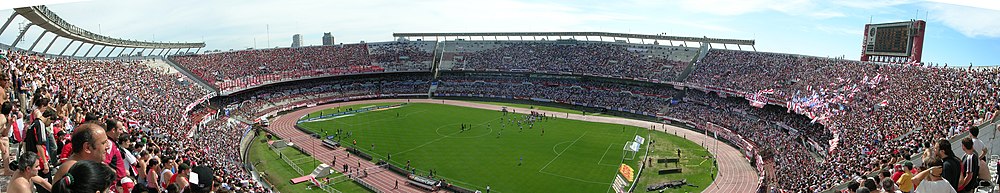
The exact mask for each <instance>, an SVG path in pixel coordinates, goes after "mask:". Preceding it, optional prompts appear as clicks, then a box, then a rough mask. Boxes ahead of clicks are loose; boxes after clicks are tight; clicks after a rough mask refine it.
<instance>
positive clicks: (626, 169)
mask: <svg viewBox="0 0 1000 193" xmlns="http://www.w3.org/2000/svg"><path fill="white" fill-rule="evenodd" d="M634 171H635V170H632V167H631V166H628V165H625V164H622V166H621V167H618V172H619V173H621V174H622V176H624V177H625V180H628V181H629V182H631V181H635V179H634V178H633V176H632V172H634Z"/></svg>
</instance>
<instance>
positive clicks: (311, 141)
mask: <svg viewBox="0 0 1000 193" xmlns="http://www.w3.org/2000/svg"><path fill="white" fill-rule="evenodd" d="M407 101H410V102H422V103H438V104H449V105H455V106H464V107H472V108H480V109H495V110H498V109H500V108H502V107H501V106H497V105H489V104H480V103H472V102H465V101H454V100H431V99H411V100H407V99H379V100H365V101H351V102H343V103H335V104H326V105H320V106H315V107H311V108H307V109H303V110H298V111H295V112H291V113H288V114H285V115H282V116H280V117H278V118H277V119H276V120H274V121H271V126H270V127H268V130H271V132H274V133H275V134H277V135H278V137H280V138H282V139H290V141H291V142H293V143H295V144H298V146H299V147H300V148H301V149H302V150H303V151H305V152H306V153H307V154H309V155H312V156H313V157H315V158H316V159H318V160H320V161H323V163H330V162H331V161H333V157H334V156H337V157H338V158H337V164H343V163H353V164H348V165H350V166H351V170H352V171H355V168H356V166H357V163H358V162H360V163H361V166H362V167H363V168H375V164H374V163H371V162H368V161H365V160H363V159H360V158H358V157H357V156H350V157H349V158H348V153H347V151H345V150H344V149H343V148H338V149H336V150H333V151H331V150H330V149H329V148H326V147H324V146H323V144H322V141H321V140H319V139H316V138H312V137H310V136H308V135H306V134H305V133H304V132H302V131H299V130H298V129H295V122H296V121H298V119H299V118H301V117H302V116H304V115H306V114H308V113H311V112H316V111H319V110H324V109H329V108H333V107H336V106H343V105H354V104H366V103H379V102H407ZM507 108H508V109H515V110H520V112H522V113H525V114H527V113H528V112H530V111H536V112H545V113H547V114H555V115H562V116H560V117H562V118H568V119H575V120H583V121H591V122H603V123H614V124H623V125H632V126H637V127H644V128H649V127H651V126H653V127H654V128H656V130H657V131H663V132H667V133H671V134H673V133H676V134H677V135H678V136H683V137H685V138H686V139H688V140H691V141H694V142H702V141H704V142H706V143H707V144H715V143H721V142H720V141H717V140H715V139H713V138H711V137H708V136H705V135H704V134H701V133H698V132H694V131H691V130H687V129H683V128H679V127H674V126H670V125H663V124H660V123H654V122H648V121H639V120H632V119H625V118H614V117H598V116H583V115H578V114H567V113H562V112H551V111H544V110H537V109H524V108H512V107H507ZM710 146H711V147H712V148H709V147H705V149H708V151H709V152H711V153H712V155H714V156H715V157H716V159H717V161H718V164H719V174H718V175H717V176H716V178H715V181H713V182H712V184H711V185H709V186H708V188H707V189H705V191H704V192H725V193H729V192H754V191H756V190H757V187H758V185H759V184H758V178H759V176H758V175H757V172H756V171H755V170H754V169H753V168H752V167H751V166H750V162H749V161H748V160H746V159H745V158H743V154H742V153H740V151H739V150H737V149H736V148H733V147H731V146H729V145H724V144H723V145H718V146H714V145H710ZM716 147H717V148H716ZM332 167H333V169H335V170H337V171H339V172H344V171H342V169H343V168H342V167H340V166H332ZM368 174H369V176H368V177H363V178H360V179H359V180H362V181H364V182H365V183H368V184H371V185H372V186H374V187H375V189H378V191H381V192H427V191H424V190H422V189H417V188H415V187H412V186H408V185H405V182H406V177H405V176H401V175H398V174H396V173H394V172H392V171H388V170H385V169H381V168H378V169H374V170H369V172H368ZM397 180H398V181H399V182H400V183H401V184H402V185H400V186H399V189H393V187H394V185H395V183H396V181H397ZM642 188H645V187H637V189H639V190H638V191H640V192H641V191H642V190H641V189H642Z"/></svg>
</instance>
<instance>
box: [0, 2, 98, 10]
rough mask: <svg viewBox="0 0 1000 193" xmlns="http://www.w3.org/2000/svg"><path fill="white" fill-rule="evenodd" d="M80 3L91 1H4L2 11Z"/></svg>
mask: <svg viewBox="0 0 1000 193" xmlns="http://www.w3.org/2000/svg"><path fill="white" fill-rule="evenodd" d="M78 1H89V0H4V3H3V4H0V9H13V8H19V7H28V6H35V5H52V4H60V3H70V2H78Z"/></svg>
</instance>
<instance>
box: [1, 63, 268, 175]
mask: <svg viewBox="0 0 1000 193" xmlns="http://www.w3.org/2000/svg"><path fill="white" fill-rule="evenodd" d="M145 62H149V61H130V60H74V59H62V58H46V57H43V56H38V55H31V54H25V53H23V52H20V51H0V72H2V73H0V87H2V88H0V96H3V97H0V103H2V104H3V105H0V113H2V115H0V116H3V118H2V119H0V130H4V131H9V133H12V135H10V136H4V137H3V138H4V139H2V140H0V143H3V145H4V146H3V147H0V149H2V150H3V151H4V152H3V153H4V155H5V156H4V158H10V156H8V155H10V154H16V155H15V156H14V157H15V158H14V159H12V160H10V159H8V160H4V161H5V162H6V163H9V162H10V161H15V162H16V163H14V164H10V165H11V167H9V168H8V169H10V170H4V172H3V174H4V175H13V176H12V178H11V181H10V182H8V189H7V192H36V191H37V192H104V191H106V190H108V191H110V192H132V191H137V192H144V191H145V192H160V191H167V192H181V191H184V192H209V191H213V190H214V191H216V192H232V191H236V192H264V190H263V189H260V188H259V187H258V186H257V185H256V184H255V183H252V182H247V183H236V182H235V181H232V179H238V178H239V177H243V176H246V174H247V173H246V172H245V171H244V170H242V169H240V167H238V163H232V162H224V161H220V160H215V159H216V158H219V157H218V156H204V155H205V154H204V152H205V151H208V152H213V151H221V150H219V149H218V148H219V147H214V146H211V145H209V144H208V143H204V142H199V141H197V140H192V139H191V138H189V137H188V136H187V135H188V133H190V132H191V131H192V130H191V128H192V125H193V124H191V123H190V122H188V121H186V120H185V118H184V116H183V115H184V114H185V112H184V108H185V105H187V104H192V103H194V102H195V101H196V100H198V99H199V98H200V97H203V96H205V95H206V93H207V92H206V91H205V90H203V89H201V88H199V87H198V86H197V85H195V84H192V83H191V82H190V80H188V79H186V78H183V77H182V76H179V75H176V74H167V73H166V72H164V71H162V70H161V69H157V68H151V67H149V66H147V65H146V64H145ZM3 133H8V132H3ZM8 138H11V140H10V141H12V142H14V144H8V143H7V142H8ZM9 146H15V147H19V148H16V149H18V151H17V152H7V150H8V148H7V147H9ZM209 155H212V154H209ZM5 166H6V165H5ZM5 168H7V167H5ZM11 170H13V171H11ZM195 174H200V175H199V176H198V177H195ZM223 177H225V179H224V178H223ZM232 177H236V178H232Z"/></svg>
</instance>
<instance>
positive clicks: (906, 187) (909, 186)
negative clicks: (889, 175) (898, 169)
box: [896, 161, 913, 193]
mask: <svg viewBox="0 0 1000 193" xmlns="http://www.w3.org/2000/svg"><path fill="white" fill-rule="evenodd" d="M912 170H913V163H911V162H910V161H906V162H903V174H902V175H900V176H899V179H898V180H896V185H898V186H899V191H901V192H903V193H910V192H912V191H913V173H912V172H911V171H912Z"/></svg>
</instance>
